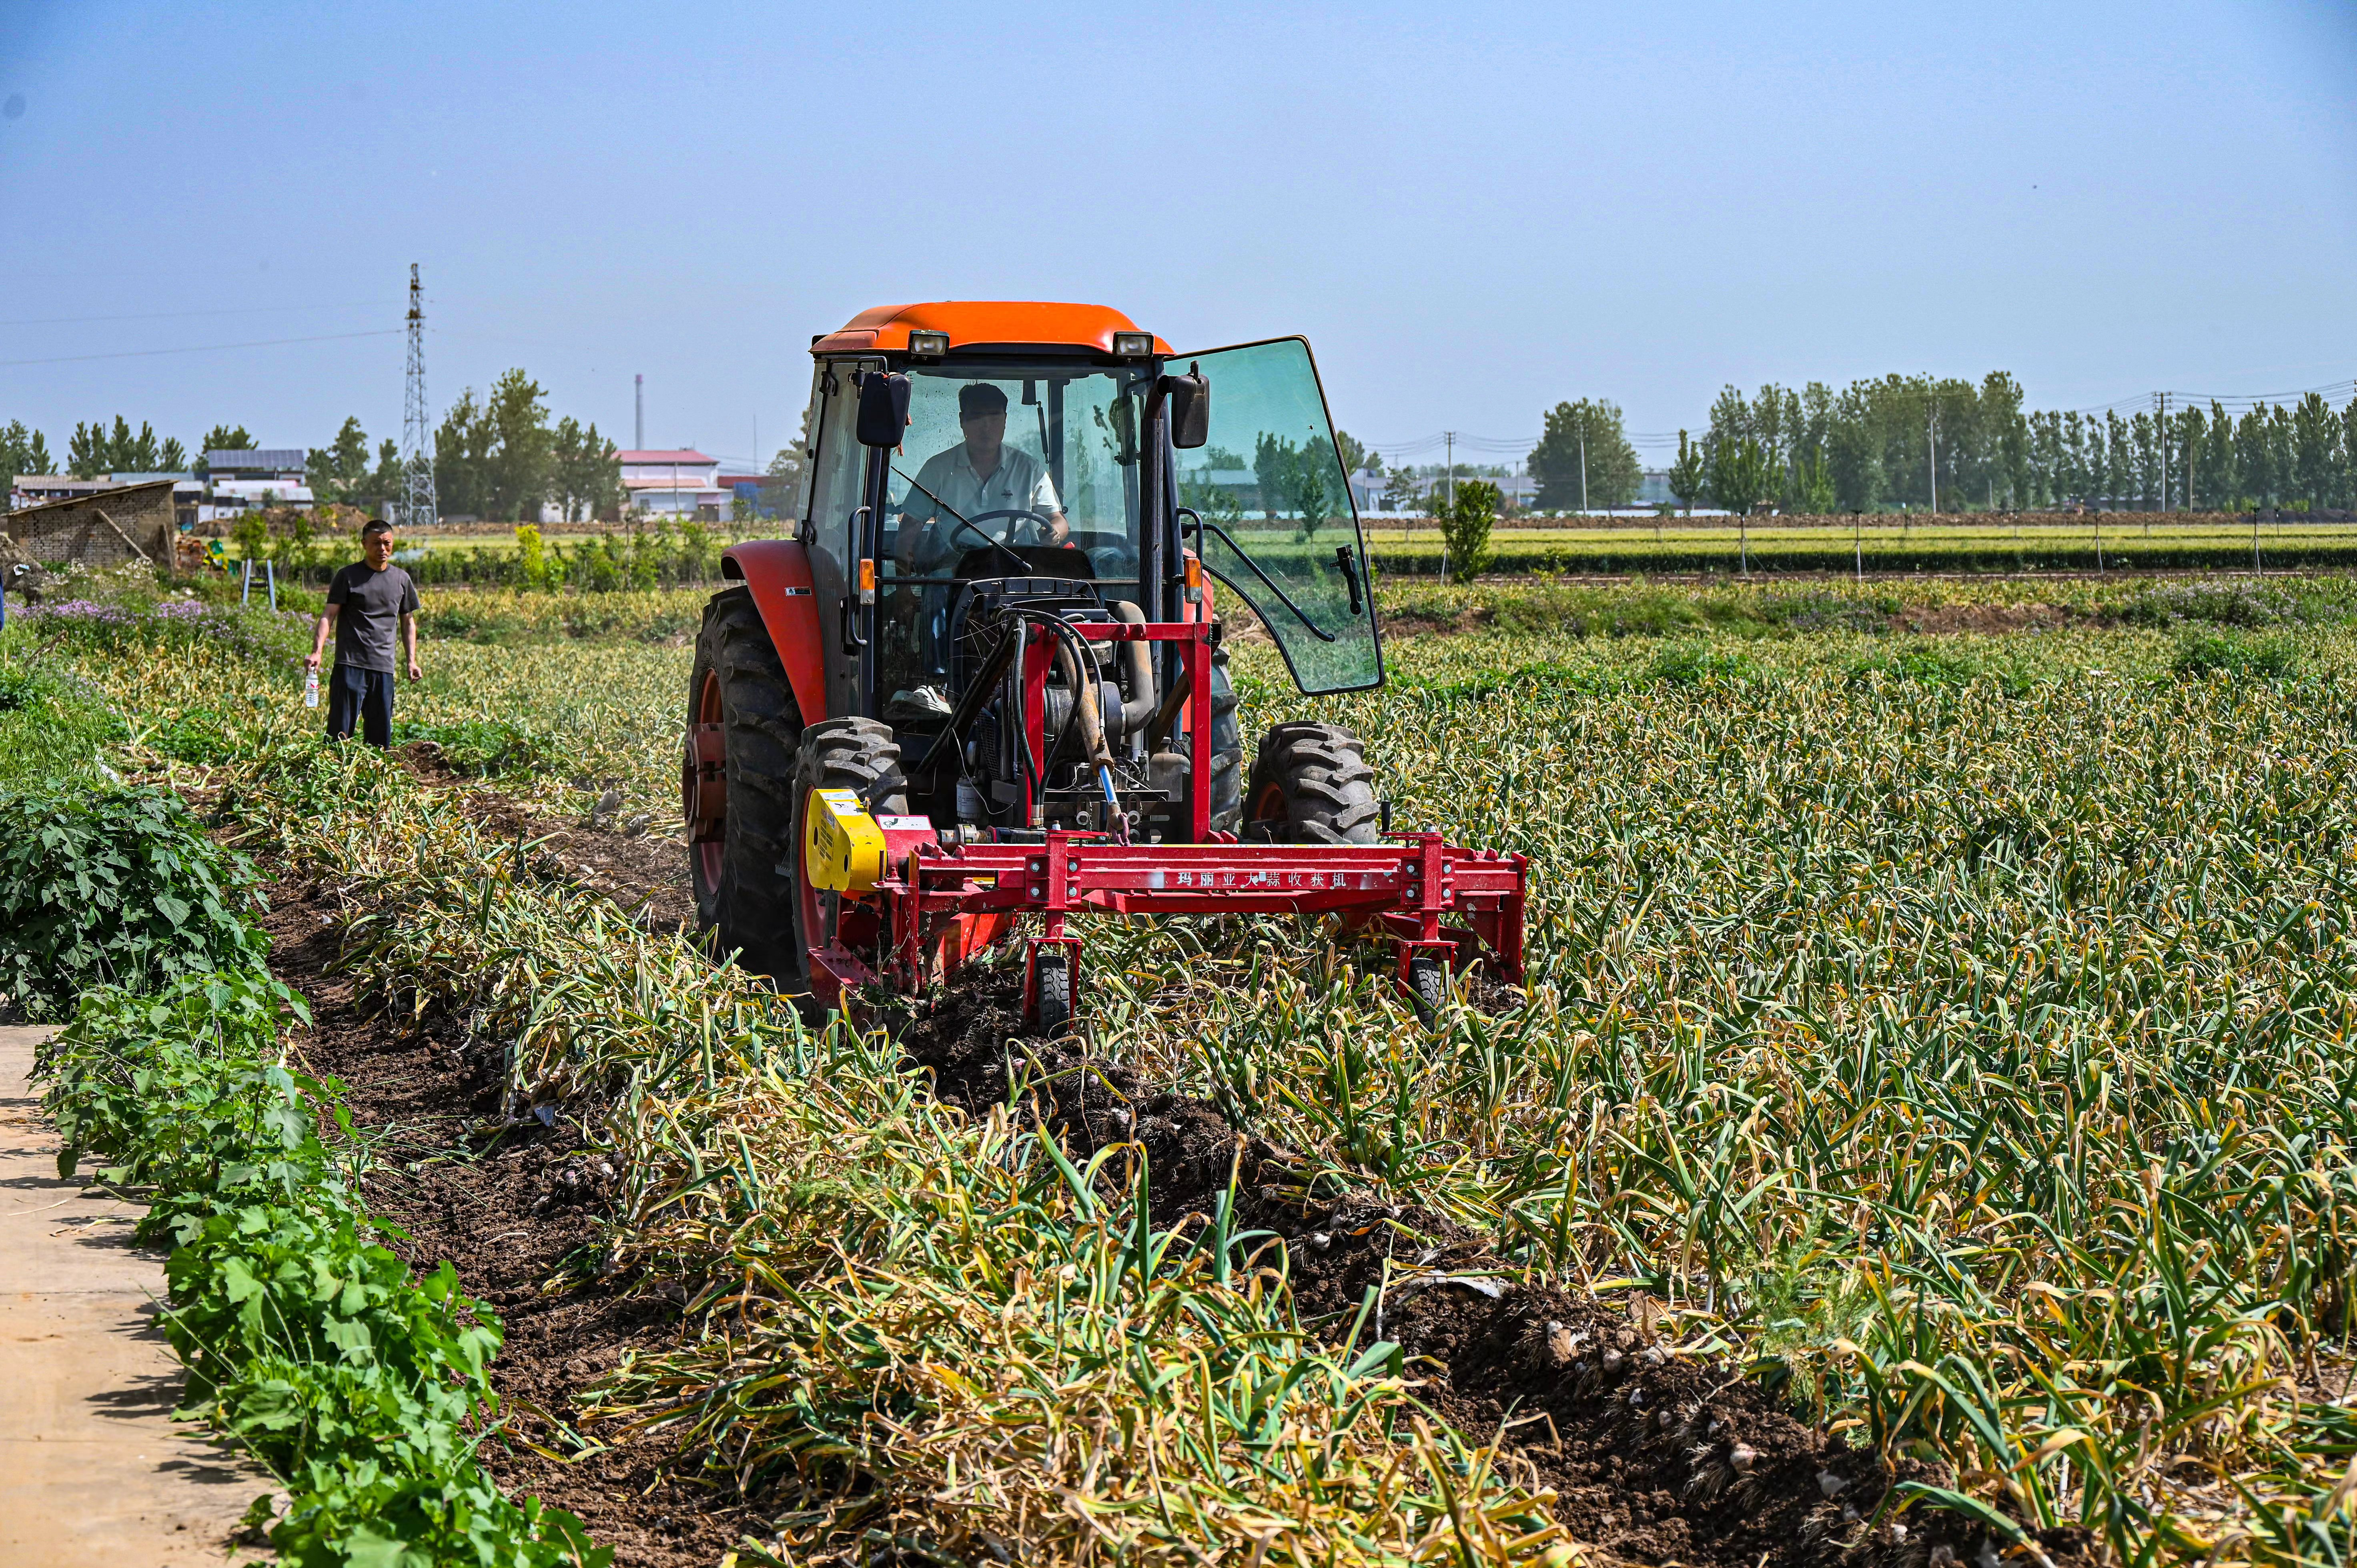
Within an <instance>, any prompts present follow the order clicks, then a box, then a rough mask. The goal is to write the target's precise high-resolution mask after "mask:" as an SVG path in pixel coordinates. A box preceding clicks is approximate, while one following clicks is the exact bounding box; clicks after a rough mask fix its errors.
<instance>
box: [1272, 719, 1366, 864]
mask: <svg viewBox="0 0 2357 1568" xmlns="http://www.w3.org/2000/svg"><path fill="white" fill-rule="evenodd" d="M1244 800H1245V813H1244V832H1243V836H1244V837H1245V838H1248V839H1253V838H1257V839H1261V840H1264V841H1266V842H1271V843H1374V842H1375V836H1376V833H1377V832H1378V830H1379V828H1380V826H1381V823H1382V819H1383V807H1382V806H1381V805H1380V804H1378V803H1377V802H1376V800H1375V770H1374V769H1373V768H1370V767H1368V766H1367V748H1366V746H1365V744H1364V743H1363V742H1361V740H1360V739H1359V737H1358V736H1354V735H1352V734H1351V732H1350V731H1349V730H1346V729H1344V728H1343V727H1342V726H1341V725H1324V724H1314V723H1309V722H1308V721H1298V722H1296V723H1292V724H1282V725H1276V726H1275V728H1273V729H1271V730H1270V731H1269V732H1268V733H1267V734H1266V735H1265V736H1262V737H1261V742H1260V757H1259V758H1258V759H1257V760H1256V761H1254V764H1253V770H1252V782H1251V783H1250V785H1248V786H1247V787H1246V788H1245V790H1244Z"/></svg>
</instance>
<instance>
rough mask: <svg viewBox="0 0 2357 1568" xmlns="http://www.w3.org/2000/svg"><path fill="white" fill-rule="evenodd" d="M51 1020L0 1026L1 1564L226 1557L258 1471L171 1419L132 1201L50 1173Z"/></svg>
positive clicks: (261, 1486)
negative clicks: (44, 1076) (47, 1049)
mask: <svg viewBox="0 0 2357 1568" xmlns="http://www.w3.org/2000/svg"><path fill="white" fill-rule="evenodd" d="M46 1033H47V1031H46V1030H41V1029H31V1028H17V1027H5V1026H0V1562H5V1563H8V1564H9V1565H10V1568H51V1565H53V1564H54V1565H55V1568H85V1565H86V1564H89V1563H116V1564H121V1565H122V1568H160V1565H163V1564H172V1565H176V1568H177V1565H178V1564H183V1563H221V1562H222V1561H223V1560H224V1558H225V1557H226V1556H227V1555H228V1554H229V1553H230V1552H231V1550H232V1549H231V1546H230V1543H229V1541H230V1537H231V1534H232V1533H233V1532H234V1531H235V1530H236V1529H237V1526H238V1520H239V1518H240V1516H242V1514H243V1513H244V1511H245V1508H246V1505H247V1504H248V1503H251V1502H252V1501H253V1499H254V1498H256V1497H257V1496H259V1495H261V1494H262V1493H264V1492H267V1491H269V1490H271V1489H272V1487H274V1482H273V1481H272V1480H271V1479H270V1478H269V1477H267V1476H266V1475H264V1474H263V1473H262V1472H261V1471H259V1470H256V1469H253V1468H252V1467H251V1466H247V1465H246V1464H245V1463H243V1462H242V1460H241V1459H239V1458H238V1457H236V1456H234V1455H231V1454H229V1453H228V1452H226V1451H224V1450H223V1449H221V1447H219V1446H216V1445H215V1444H210V1443H208V1442H205V1441H203V1440H202V1439H201V1438H199V1436H198V1435H197V1434H196V1432H195V1431H194V1430H193V1429H191V1428H189V1427H188V1426H185V1425H178V1424H176V1423H174V1422H173V1421H172V1419H171V1412H172V1407H173V1406H174V1405H175V1404H177V1403H178V1402H179V1398H180V1388H181V1381H182V1374H181V1370H180V1365H179V1363H178V1361H177V1360H176V1359H173V1356H172V1351H171V1348H170V1347H169V1346H168V1345H167V1344H166V1343H165V1340H164V1336H163V1334H162V1333H161V1332H160V1331H159V1330H158V1329H157V1327H156V1305H157V1303H158V1302H159V1301H160V1300H161V1299H162V1296H163V1294H164V1264H163V1260H162V1258H161V1257H160V1256H158V1255H157V1254H156V1253H155V1252H152V1251H145V1250H143V1249H140V1248H136V1247H134V1246H133V1245H132V1243H131V1227H132V1225H133V1223H134V1222H135V1221H136V1220H137V1219H138V1217H139V1213H140V1210H139V1209H138V1208H136V1207H135V1206H134V1205H131V1204H126V1203H121V1202H118V1201H115V1200H113V1199H111V1198H107V1197H100V1196H97V1195H95V1194H91V1195H87V1196H85V1195H84V1193H83V1191H82V1184H81V1181H79V1180H77V1179H73V1178H66V1179H60V1178H59V1176H58V1167H57V1152H58V1139H57V1134H56V1133H55V1132H54V1131H52V1130H51V1129H50V1127H49V1124H48V1122H47V1120H46V1119H44V1118H43V1117H42V1115H41V1109H40V1100H39V1097H38V1094H36V1093H35V1091H34V1090H33V1088H32V1086H31V1085H30V1084H29V1083H27V1081H26V1079H27V1075H28V1074H29V1073H30V1072H31V1070H32V1066H33V1047H34V1045H35V1043H36V1042H38V1040H40V1039H41V1038H42V1036H44V1035H45V1034H46Z"/></svg>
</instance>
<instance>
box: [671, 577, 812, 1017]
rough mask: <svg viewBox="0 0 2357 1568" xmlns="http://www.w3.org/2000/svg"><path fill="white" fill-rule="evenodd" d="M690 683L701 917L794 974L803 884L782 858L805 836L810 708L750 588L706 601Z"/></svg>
mask: <svg viewBox="0 0 2357 1568" xmlns="http://www.w3.org/2000/svg"><path fill="white" fill-rule="evenodd" d="M687 693H688V694H687V736H686V746H685V748H684V755H683V757H682V759H681V764H680V797H681V800H680V803H681V807H682V810H683V813H684V815H685V816H686V819H687V836H688V867H689V870H688V876H689V880H690V883H691V884H692V886H693V887H694V893H695V916H696V923H697V924H698V925H699V926H700V927H701V928H702V929H703V930H704V933H705V941H706V942H707V943H708V944H709V946H710V947H711V950H712V951H713V954H714V956H716V957H726V955H727V954H729V953H731V952H734V953H735V954H736V955H737V962H738V963H739V964H740V965H742V966H743V967H744V968H746V969H748V970H751V971H752V972H755V973H757V974H766V975H769V976H770V977H771V978H773V979H776V980H780V981H784V982H788V983H792V982H794V981H797V980H799V979H800V978H801V975H802V965H801V962H800V955H799V954H798V953H797V952H796V951H795V950H794V927H793V884H792V882H791V880H790V879H789V878H788V877H787V876H785V875H781V874H780V863H781V862H783V861H784V860H785V859H786V858H787V856H788V855H789V854H791V850H792V846H793V842H794V836H793V829H794V805H795V800H794V792H793V784H794V778H793V775H794V758H795V753H796V751H797V749H798V748H799V746H801V743H802V711H801V710H800V709H799V708H797V707H796V706H795V705H794V697H793V689H792V688H791V686H790V685H789V684H788V683H787V682H786V671H785V666H784V665H783V664H782V663H780V661H779V659H778V650H777V649H776V648H775V647H773V646H771V644H770V633H769V630H768V628H765V627H763V626H762V624H761V612H760V611H759V610H758V609H756V608H755V607H754V606H753V596H752V591H751V590H750V589H748V588H730V589H728V590H726V592H724V593H720V594H716V595H714V596H713V597H712V600H711V602H710V603H709V604H707V605H705V607H704V627H703V629H702V630H701V631H700V632H699V633H698V634H697V636H696V639H695V664H694V673H693V674H692V675H690V677H689V679H688V688H687Z"/></svg>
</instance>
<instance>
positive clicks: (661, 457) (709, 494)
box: [614, 447, 730, 519]
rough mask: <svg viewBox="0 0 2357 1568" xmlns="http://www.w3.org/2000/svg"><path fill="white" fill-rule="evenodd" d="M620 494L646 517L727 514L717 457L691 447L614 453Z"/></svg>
mask: <svg viewBox="0 0 2357 1568" xmlns="http://www.w3.org/2000/svg"><path fill="white" fill-rule="evenodd" d="M614 460H615V461H616V462H617V463H619V464H620V465H621V468H622V494H623V495H624V496H625V497H626V498H627V499H628V500H629V504H630V505H631V506H633V507H636V508H637V509H638V510H640V511H642V512H644V513H646V514H647V515H648V516H650V517H705V516H708V517H711V518H714V519H718V518H721V517H725V516H726V515H727V509H728V502H729V499H730V498H729V492H728V491H727V490H726V489H722V488H721V485H720V460H719V459H718V458H716V457H707V456H705V455H704V454H703V453H701V452H698V451H696V450H694V448H693V447H682V448H680V449H679V450H677V451H649V452H617V453H616V454H614Z"/></svg>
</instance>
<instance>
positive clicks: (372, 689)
mask: <svg viewBox="0 0 2357 1568" xmlns="http://www.w3.org/2000/svg"><path fill="white" fill-rule="evenodd" d="M355 723H358V724H359V725H360V726H361V735H362V736H363V737H364V738H365V739H366V740H367V741H368V743H369V744H370V745H371V746H391V745H392V744H393V671H390V670H358V669H354V668H353V667H352V666H350V665H349V664H339V665H337V666H336V667H335V669H334V670H333V671H330V672H329V674H328V739H329V740H350V739H351V738H352V725H354V724H355Z"/></svg>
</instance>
